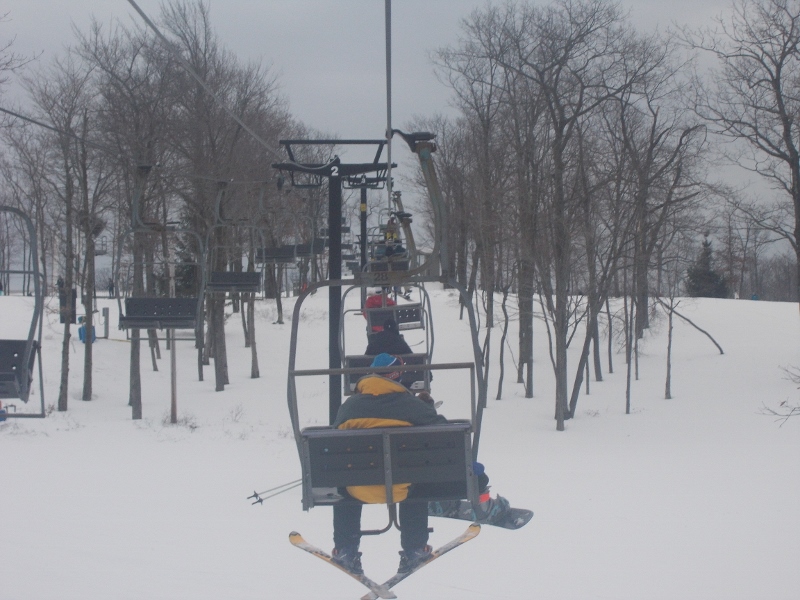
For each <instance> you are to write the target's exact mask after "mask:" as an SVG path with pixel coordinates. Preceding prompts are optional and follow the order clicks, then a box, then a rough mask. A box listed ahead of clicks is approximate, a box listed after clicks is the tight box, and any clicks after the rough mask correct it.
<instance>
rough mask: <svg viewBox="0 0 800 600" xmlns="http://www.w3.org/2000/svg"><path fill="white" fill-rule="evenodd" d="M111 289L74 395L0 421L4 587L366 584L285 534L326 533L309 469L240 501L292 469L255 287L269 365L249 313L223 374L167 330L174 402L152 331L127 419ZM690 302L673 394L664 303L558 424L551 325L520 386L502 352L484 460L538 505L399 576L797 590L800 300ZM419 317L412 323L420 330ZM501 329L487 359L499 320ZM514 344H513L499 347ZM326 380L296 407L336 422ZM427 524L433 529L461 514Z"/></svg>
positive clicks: (73, 592) (60, 592) (314, 419)
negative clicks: (104, 322) (252, 346)
mask: <svg viewBox="0 0 800 600" xmlns="http://www.w3.org/2000/svg"><path fill="white" fill-rule="evenodd" d="M432 295H433V313H434V323H435V325H436V338H435V339H436V347H435V353H436V358H437V359H438V360H460V359H462V358H464V357H465V355H464V352H465V344H464V340H463V338H461V337H459V336H458V335H456V334H455V333H454V332H455V331H456V330H457V329H458V328H459V326H460V324H459V323H458V321H457V316H458V311H457V308H456V302H455V298H454V296H453V295H452V293H451V292H445V291H441V290H438V291H437V290H434V291H433V292H432ZM326 298H327V294H325V293H321V294H318V295H317V297H316V298H313V299H312V300H310V307H309V309H308V310H305V311H304V313H303V316H302V325H301V328H302V331H303V332H304V336H305V340H306V342H307V343H306V344H305V345H304V346H303V350H302V352H303V356H302V361H301V364H300V365H299V366H301V367H304V366H311V365H315V366H319V367H324V366H325V365H326V363H327V346H326V344H327V320H326V318H325V302H326ZM27 302H28V300H27V299H24V298H19V297H2V298H0V307H1V308H2V315H3V316H2V319H1V320H0V337H6V338H8V337H16V336H21V335H23V333H24V330H25V327H26V324H25V315H24V311H25V308H26V303H27ZM287 303H288V304H289V307H288V309H287V310H288V314H289V315H290V314H291V303H292V301H291V300H288V301H287ZM56 306H57V302H55V301H54V300H52V299H51V300H50V303H49V310H48V313H47V324H46V325H45V332H44V364H45V372H46V375H45V378H46V382H45V397H46V403H47V405H48V406H50V405H54V404H55V402H56V398H57V394H58V381H59V364H60V347H61V342H60V327H59V326H58V318H57V314H56V313H55V312H54V307H56ZM100 306H101V307H102V306H109V307H110V308H111V312H112V316H111V323H112V327H111V337H112V339H110V340H105V339H101V340H98V342H97V344H96V346H95V350H96V353H95V372H94V398H93V400H92V401H91V402H82V401H81V400H80V395H81V386H82V377H83V372H82V351H83V347H82V345H81V344H80V343H78V342H77V336H75V337H74V339H75V343H74V344H73V345H72V356H71V371H70V382H71V384H70V399H69V410H68V411H67V412H64V413H59V412H56V411H53V412H51V414H49V416H48V417H47V418H46V419H42V420H33V419H26V420H21V419H20V420H9V421H7V422H5V423H2V424H0V457H2V467H0V513H1V514H2V523H0V599H2V600H51V599H60V600H67V599H80V600H87V599H88V600H99V599H101V598H102V599H109V598H114V599H137V600H138V599H147V600H157V599H170V600H172V599H187V600H205V599H208V600H211V599H214V600H217V599H220V598H226V599H242V600H247V599H264V598H309V599H311V598H325V599H326V600H339V599H342V600H345V599H347V600H355V599H356V598H358V597H360V596H361V595H362V594H363V593H364V592H365V590H364V588H363V587H361V586H360V585H359V584H358V583H356V582H354V581H353V580H351V579H349V578H348V577H346V576H345V575H343V574H341V573H339V572H337V571H336V570H334V569H332V568H330V567H328V566H327V565H325V564H323V563H322V562H321V561H318V560H316V559H314V558H313V557H311V556H309V555H307V554H304V553H302V552H300V551H298V550H296V549H294V548H292V547H291V546H290V545H289V543H288V541H287V535H288V533H289V532H290V531H291V530H293V529H296V530H298V531H300V532H301V533H303V534H304V535H305V536H306V538H307V539H309V540H310V541H312V542H314V543H316V544H318V545H320V546H322V547H323V548H326V549H329V548H330V547H331V535H332V527H331V513H330V509H327V508H316V509H313V510H312V511H310V512H308V513H304V512H303V511H302V510H301V506H300V491H299V489H293V490H291V491H289V492H287V493H284V494H281V495H279V496H276V497H274V498H272V499H270V500H267V501H266V502H265V503H264V504H263V505H258V506H251V505H250V502H249V501H248V500H247V499H246V497H247V496H248V495H250V494H251V493H252V492H253V491H254V490H257V491H263V490H265V489H268V488H271V487H274V486H276V485H279V484H282V483H286V482H290V481H293V480H296V479H297V478H298V477H299V471H300V470H299V465H298V459H297V454H296V450H295V445H294V441H293V439H292V436H291V428H290V425H289V418H288V411H287V408H286V398H285V387H286V364H287V350H288V347H289V344H288V340H289V333H290V327H291V326H290V323H289V321H288V320H287V323H286V324H284V325H277V324H274V323H273V322H274V321H275V309H274V303H273V302H262V303H261V304H259V307H258V319H259V320H258V326H257V327H258V354H259V361H260V365H261V378H260V379H255V380H252V379H250V378H249V373H250V357H249V356H250V355H249V350H246V349H244V348H243V343H242V332H241V326H240V324H239V317H238V315H235V316H233V317H232V318H231V319H230V320H229V322H228V326H227V336H228V338H227V340H228V352H229V369H230V380H231V383H230V385H229V386H227V388H226V390H225V391H224V392H221V393H219V392H214V383H213V369H212V368H206V370H205V381H203V382H198V381H197V373H196V355H195V353H194V350H193V348H192V346H191V344H189V343H187V342H183V343H182V344H181V345H180V346H179V349H178V350H179V352H178V372H179V383H178V395H179V399H178V409H179V415H180V419H181V424H179V425H169V424H168V423H165V421H167V420H168V419H167V416H168V411H169V389H170V388H169V359H168V354H167V353H165V354H164V358H162V359H161V361H160V366H159V368H160V371H159V372H157V373H156V372H152V371H151V370H150V368H149V365H150V362H149V356H148V355H147V353H146V352H143V354H142V356H143V359H142V381H143V387H144V416H145V418H144V419H143V420H141V421H132V420H131V418H130V408H129V407H128V406H127V400H128V365H127V363H128V355H129V347H128V343H127V342H126V341H125V337H124V333H123V332H120V331H118V330H116V323H117V318H116V303H115V302H112V301H106V300H101V301H100ZM679 310H680V311H682V312H683V314H685V315H686V316H688V317H689V318H690V319H692V320H693V321H694V322H695V323H697V324H698V325H699V326H700V327H702V328H703V329H705V330H706V331H708V332H709V333H710V334H711V335H713V336H714V338H715V339H716V340H717V341H718V342H719V344H720V345H721V346H722V348H723V349H724V351H725V354H724V355H720V354H719V352H718V351H717V349H716V348H715V347H714V345H713V344H712V343H711V342H710V341H709V340H708V339H707V338H706V337H705V336H703V335H702V334H701V333H699V332H698V331H697V330H695V329H693V328H691V327H690V326H688V325H687V324H685V323H683V322H680V321H678V322H676V323H675V340H674V345H673V352H674V356H673V379H672V394H673V399H672V400H665V399H664V379H665V369H666V358H665V357H666V324H665V321H663V320H662V321H660V322H656V323H654V324H653V327H652V329H651V330H650V331H649V332H648V333H647V336H646V339H645V340H644V342H643V344H642V348H641V357H640V361H639V370H640V377H639V380H638V381H635V382H634V384H633V394H632V414H630V415H625V414H624V413H625V394H624V390H625V365H624V362H623V357H622V355H621V354H620V353H616V354H615V355H614V369H615V371H614V373H613V374H609V373H608V372H607V371H608V365H607V364H606V362H605V360H604V371H605V373H604V374H605V381H603V382H599V383H598V382H595V381H592V382H591V388H590V392H591V393H590V395H588V396H586V395H582V396H581V398H580V401H579V405H578V411H577V416H576V418H575V419H573V420H571V421H569V422H568V423H567V431H566V432H557V431H555V422H554V420H553V387H554V384H553V376H552V369H551V367H550V361H549V357H548V353H547V337H546V332H545V330H544V328H543V326H541V324H538V325H537V333H536V341H535V345H536V358H535V361H536V364H535V384H534V385H535V397H534V398H533V399H525V398H524V397H523V391H522V389H521V387H520V386H519V385H517V384H515V383H514V380H515V377H514V376H513V374H510V373H507V374H506V378H505V389H504V396H503V399H502V400H500V401H496V400H494V397H495V394H496V385H497V380H496V378H497V373H498V371H497V369H496V368H495V369H494V370H493V378H492V381H491V383H490V393H489V397H490V400H489V407H488V409H487V410H486V412H485V417H484V424H483V432H482V438H481V460H482V461H483V462H484V463H485V464H486V465H487V468H488V471H489V474H490V475H491V478H492V484H493V491H494V492H499V493H500V494H502V495H504V496H506V497H507V498H509V499H511V501H512V504H514V505H516V506H520V507H526V508H531V509H533V510H534V511H535V513H536V515H535V517H534V519H533V521H532V522H531V523H530V524H529V525H528V526H527V527H525V528H524V529H522V530H519V531H507V530H503V529H496V528H492V527H484V528H483V531H482V532H481V535H480V536H479V537H478V538H477V539H476V540H475V541H473V542H470V543H469V544H467V545H465V546H464V547H462V548H460V549H458V550H457V551H455V552H453V553H451V554H448V555H447V556H445V557H443V558H442V559H441V560H439V561H437V562H436V563H434V564H433V565H430V566H429V567H427V568H425V569H424V570H422V571H420V572H419V573H418V574H416V575H414V576H413V577H411V578H409V579H408V580H407V581H405V582H403V583H401V584H400V585H399V586H398V587H397V589H396V592H397V594H398V596H399V597H400V598H416V599H424V598H435V599H438V600H456V599H458V600H470V599H473V598H474V599H481V600H486V599H505V598H507V599H511V598H514V599H517V598H537V599H548V600H551V599H552V600H555V599H560V600H573V599H574V600H588V599H602V600H608V599H615V600H624V599H630V600H645V599H646V600H658V599H664V600H667V599H669V600H674V599H677V598H680V599H681V600H691V599H697V600H715V599H719V600H735V599H741V600H754V599H770V600H795V599H796V598H798V597H800V568H798V564H799V563H800V510H798V506H800V417H796V418H794V419H790V420H789V421H787V422H785V423H783V424H782V425H781V423H780V422H777V421H776V419H775V418H774V417H770V416H767V415H765V414H763V409H764V407H765V406H766V407H769V408H773V409H777V408H779V405H780V403H781V402H784V401H788V402H789V403H790V404H797V403H800V392H799V391H798V390H797V386H796V384H793V383H792V382H791V381H789V380H788V379H787V378H786V377H785V373H784V372H783V371H782V367H788V366H794V367H800V343H799V342H800V316H799V315H798V309H797V305H796V304H778V303H767V302H752V301H745V300H740V301H734V300H688V299H686V300H683V301H682V302H681V305H680V307H679ZM347 319H348V321H347V327H348V338H347V339H348V342H349V343H350V342H352V344H353V348H354V350H353V352H361V351H363V349H359V346H362V345H363V343H364V338H363V336H364V333H363V323H364V321H363V319H361V318H360V317H358V316H356V315H349V316H348V317H347ZM20 328H21V329H20ZM511 329H512V330H511V336H512V337H511V338H510V339H512V340H514V341H513V342H512V343H511V344H510V349H511V350H513V349H514V348H515V345H516V341H515V340H516V333H515V325H514V324H512V328H511ZM99 330H100V331H101V330H102V329H101V328H99ZM420 335H421V334H420V332H409V334H408V335H407V338H408V339H409V340H410V341H412V343H419V341H420V340H421V338H420V337H419V336H420ZM482 335H483V332H482ZM359 336H362V337H360V338H359ZM415 336H416V337H415ZM492 340H493V341H492V344H493V347H492V359H493V361H497V358H498V348H497V345H498V343H499V340H500V331H499V329H498V330H497V331H496V332H494V333H493V337H492ZM573 346H577V343H574V344H573ZM511 360H512V356H511V354H510V352H509V353H507V354H506V364H507V365H509V364H510V363H511ZM573 364H574V361H573ZM326 390H327V382H326V380H324V379H322V378H320V379H318V380H316V381H310V382H309V383H308V384H307V385H306V387H305V388H304V392H303V394H304V396H303V397H304V398H306V399H308V400H309V402H308V405H307V407H306V408H305V409H304V412H303V414H302V420H303V422H304V424H311V423H324V422H325V421H326V419H327V413H326V412H325V393H326ZM38 394H39V391H38V390H37V391H36V395H35V396H33V397H32V399H31V404H32V405H33V404H35V403H37V402H38V401H39V396H38ZM433 395H434V397H435V398H436V399H437V400H444V406H443V407H442V408H441V412H442V413H443V414H445V415H447V416H450V417H460V416H463V414H460V412H461V411H462V410H463V407H464V404H463V395H462V394H461V392H459V391H456V390H455V388H453V389H451V388H450V384H449V379H448V378H447V377H445V376H442V377H441V378H438V376H437V379H436V380H435V381H434V383H433ZM29 408H30V407H23V408H22V409H21V410H26V409H29ZM384 518H385V509H384V508H378V507H374V508H371V509H368V510H367V511H366V517H365V526H367V525H370V524H371V523H372V524H374V525H376V526H377V525H381V524H383V519H384ZM431 524H432V525H433V526H434V528H435V530H434V533H433V534H432V543H433V544H434V545H436V544H438V543H442V542H444V541H447V540H449V539H450V538H451V537H453V536H454V535H455V534H456V533H457V532H459V531H461V530H462V529H463V528H464V526H465V523H463V522H458V521H448V520H443V519H432V520H431ZM362 550H363V552H364V566H365V570H366V573H367V574H368V575H369V576H371V577H372V578H374V579H376V580H379V581H383V580H384V579H385V578H388V577H389V576H390V575H391V574H392V573H393V572H394V571H395V569H396V567H397V562H398V556H397V550H399V537H398V534H397V532H396V531H392V532H389V533H387V534H385V535H383V536H380V537H370V538H365V540H364V542H363V543H362Z"/></svg>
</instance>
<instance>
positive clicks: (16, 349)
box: [0, 206, 45, 418]
mask: <svg viewBox="0 0 800 600" xmlns="http://www.w3.org/2000/svg"><path fill="white" fill-rule="evenodd" d="M0 212H2V213H11V214H13V215H15V216H16V217H18V218H19V219H21V220H22V222H23V224H24V226H25V227H24V230H25V231H26V233H27V237H28V244H29V246H30V254H29V256H28V258H27V260H28V264H27V265H25V264H23V265H22V268H20V269H3V270H0V275H15V276H22V277H23V278H24V277H30V278H31V280H32V282H33V289H34V294H33V301H34V305H33V311H32V314H31V323H30V327H29V329H28V336H27V338H25V339H0V399H3V400H9V399H17V400H21V401H22V402H24V403H27V402H28V400H29V399H30V394H31V388H32V385H33V373H34V365H35V364H36V363H37V362H38V367H39V369H38V370H39V402H40V410H39V412H38V413H27V412H19V411H17V410H16V406H15V405H13V404H8V403H6V405H7V406H8V407H13V408H14V411H13V412H8V411H7V410H6V411H5V412H4V417H5V418H14V417H16V418H24V417H34V418H43V417H44V416H45V404H44V402H45V401H44V374H43V369H42V360H41V358H42V357H41V348H42V320H43V316H44V315H43V307H44V298H43V293H42V276H41V274H40V272H39V256H38V251H37V243H36V230H35V228H34V226H33V222H32V221H31V219H30V217H28V215H27V214H25V213H24V212H22V211H21V210H19V209H18V208H15V207H12V206H0ZM37 358H38V361H37V360H36V359H37Z"/></svg>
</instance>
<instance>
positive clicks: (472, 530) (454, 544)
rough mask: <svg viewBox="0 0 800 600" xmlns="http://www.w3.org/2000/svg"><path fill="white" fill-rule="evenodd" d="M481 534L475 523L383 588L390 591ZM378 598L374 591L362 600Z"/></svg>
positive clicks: (393, 578) (397, 575)
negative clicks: (443, 555)
mask: <svg viewBox="0 0 800 600" xmlns="http://www.w3.org/2000/svg"><path fill="white" fill-rule="evenodd" d="M480 532H481V526H480V525H479V524H478V523H473V524H472V525H470V526H469V527H467V530H466V531H465V532H464V533H462V534H461V535H460V536H458V537H457V538H455V539H453V540H450V541H449V542H447V543H446V544H445V545H444V546H442V547H440V548H437V549H436V550H434V551H433V552H431V556H430V558H428V560H426V561H423V562H421V563H419V564H418V565H417V566H416V567H414V568H413V569H411V570H410V571H407V572H405V573H397V574H396V575H394V576H393V577H390V578H389V579H387V580H386V581H385V582H384V583H383V585H382V586H381V587H382V588H384V589H386V590H387V591H388V590H390V589H391V588H393V587H394V586H396V585H397V584H398V583H400V582H401V581H403V580H404V579H405V578H406V577H408V576H409V575H413V574H414V573H416V572H417V571H419V570H420V569H421V568H422V567H424V566H425V565H429V564H431V563H432V562H433V561H435V560H436V559H437V558H439V557H440V556H441V555H442V554H447V553H448V552H450V550H453V549H454V548H458V547H459V546H460V545H461V544H464V543H466V542H468V541H470V540H471V539H474V538H475V537H476V536H477V535H478V534H479V533H480ZM376 598H378V595H377V594H376V593H375V592H374V591H373V592H370V593H369V594H365V595H364V596H362V597H361V600H376Z"/></svg>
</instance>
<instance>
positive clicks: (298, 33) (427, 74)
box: [0, 0, 729, 138]
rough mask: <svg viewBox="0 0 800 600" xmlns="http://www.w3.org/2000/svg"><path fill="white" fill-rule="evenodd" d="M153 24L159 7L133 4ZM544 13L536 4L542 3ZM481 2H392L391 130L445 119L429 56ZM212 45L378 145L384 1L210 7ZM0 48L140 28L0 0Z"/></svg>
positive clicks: (633, 4)
mask: <svg viewBox="0 0 800 600" xmlns="http://www.w3.org/2000/svg"><path fill="white" fill-rule="evenodd" d="M137 3H138V4H139V6H140V7H141V8H142V9H143V10H144V11H145V12H146V13H147V14H148V15H149V16H150V17H151V18H153V19H155V18H157V16H158V13H159V6H160V0H137ZM543 3H544V2H543ZM485 4H486V1H485V0H393V1H392V38H393V40H392V41H393V43H392V54H393V65H392V75H393V77H392V87H393V93H392V96H393V98H392V105H393V107H392V113H393V118H392V122H393V125H394V126H395V127H401V126H402V125H403V124H404V123H405V122H407V121H408V120H409V119H410V118H411V117H413V116H414V115H432V114H434V113H436V112H446V111H447V110H448V97H449V93H448V90H447V88H446V87H445V86H443V85H442V84H441V83H439V81H438V80H437V79H436V77H435V76H434V74H433V69H432V67H431V64H430V62H429V60H428V52H429V51H430V50H432V49H435V48H437V47H441V46H445V45H448V44H452V43H454V42H455V41H456V40H457V38H458V34H459V22H460V21H461V19H463V18H464V17H465V16H467V15H469V13H470V12H471V11H472V10H474V9H475V8H476V7H479V6H483V5H485ZM210 5H211V14H212V23H213V25H214V27H215V28H216V29H217V31H218V33H219V36H220V39H221V40H222V41H223V43H224V44H226V45H227V46H228V47H229V48H230V49H231V50H233V51H234V52H235V53H236V54H237V55H239V56H240V57H242V58H252V59H261V60H263V61H265V62H266V63H268V64H271V65H272V68H273V69H274V71H275V72H276V73H277V74H278V75H279V80H280V82H281V88H282V90H283V93H284V94H285V95H286V97H287V98H288V99H289V102H290V106H291V110H292V113H293V114H294V115H295V116H296V117H297V118H298V119H300V120H301V121H303V122H304V123H306V124H307V125H309V126H310V127H313V128H316V129H319V130H321V131H324V132H327V133H330V134H337V135H339V136H341V137H351V138H378V137H382V136H383V131H384V129H385V124H386V95H385V85H386V84H385V54H384V51H385V50H384V48H385V46H384V44H385V41H384V0H211V2H210ZM728 5H729V2H728V0H623V2H622V6H623V7H626V8H629V9H630V10H631V13H632V18H633V20H634V22H635V23H636V24H637V26H639V27H641V28H642V29H650V28H653V27H656V26H660V27H662V28H664V27H666V26H669V25H670V23H671V21H672V20H677V21H678V22H689V23H691V24H693V25H700V24H703V23H708V22H709V19H710V17H711V16H713V15H716V14H719V13H720V12H721V11H722V10H725V9H726V8H727V6H728ZM0 7H2V8H0V11H1V12H7V13H8V18H7V22H5V23H2V24H0V41H2V40H7V39H8V38H9V37H11V36H16V40H15V46H14V47H15V50H16V51H18V52H19V53H22V54H31V53H33V52H42V51H43V52H44V55H43V57H42V60H47V59H48V58H49V57H52V56H53V55H54V54H56V53H58V51H59V49H60V48H61V47H63V45H65V44H68V43H70V42H71V41H72V39H73V34H72V30H71V25H70V24H71V23H75V24H76V25H77V26H78V27H80V28H85V27H86V26H87V24H88V22H89V19H90V16H91V15H92V14H94V15H95V17H97V18H98V19H99V20H100V21H103V22H110V21H111V19H113V18H118V19H123V20H129V19H134V20H136V21H137V22H140V18H139V16H138V15H136V13H135V12H134V10H133V9H132V7H131V6H130V4H129V3H128V2H127V0H4V1H3V2H0Z"/></svg>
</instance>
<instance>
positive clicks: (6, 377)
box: [0, 340, 39, 402]
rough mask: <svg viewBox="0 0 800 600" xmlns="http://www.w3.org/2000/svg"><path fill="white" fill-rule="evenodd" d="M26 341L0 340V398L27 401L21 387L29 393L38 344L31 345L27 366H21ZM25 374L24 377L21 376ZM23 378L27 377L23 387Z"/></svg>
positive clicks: (34, 342)
mask: <svg viewBox="0 0 800 600" xmlns="http://www.w3.org/2000/svg"><path fill="white" fill-rule="evenodd" d="M27 345H28V341H27V340H0V398H19V399H21V400H23V401H25V402H27V401H28V398H27V394H24V395H25V397H24V398H23V397H22V396H23V387H24V388H25V389H26V390H27V391H28V392H30V389H31V384H32V383H33V365H34V361H35V359H36V353H37V351H38V349H39V343H38V342H37V341H35V340H34V341H33V342H32V343H31V355H30V357H29V360H28V365H27V366H26V365H23V360H24V357H25V348H26V346H27ZM23 373H25V375H23ZM23 377H27V378H28V379H27V385H26V386H24V385H23V383H24V381H25V380H24V379H23Z"/></svg>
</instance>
